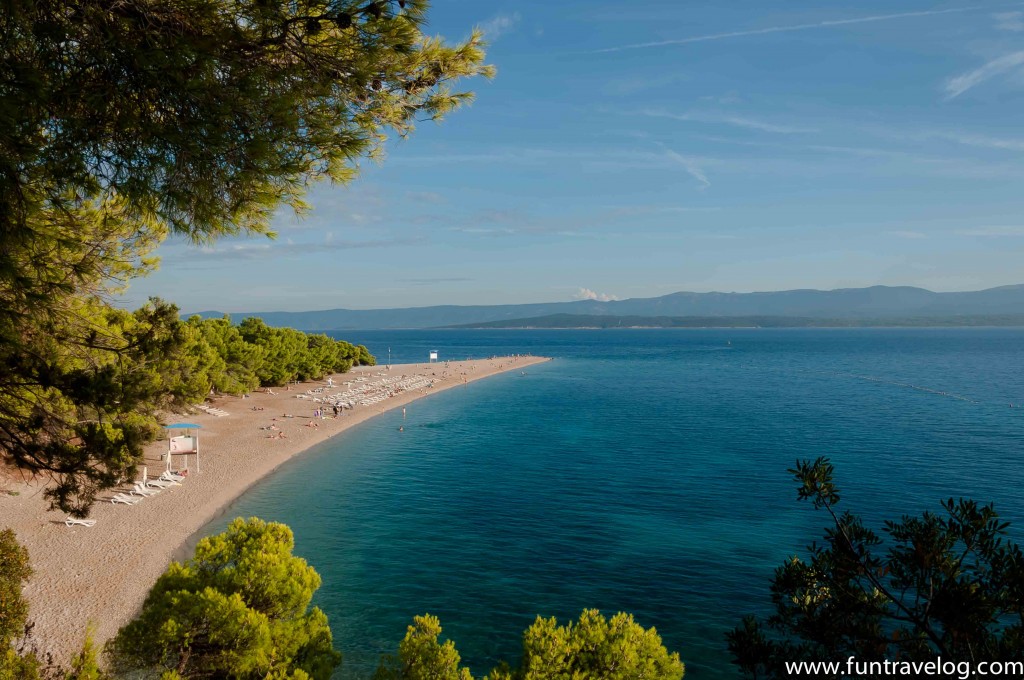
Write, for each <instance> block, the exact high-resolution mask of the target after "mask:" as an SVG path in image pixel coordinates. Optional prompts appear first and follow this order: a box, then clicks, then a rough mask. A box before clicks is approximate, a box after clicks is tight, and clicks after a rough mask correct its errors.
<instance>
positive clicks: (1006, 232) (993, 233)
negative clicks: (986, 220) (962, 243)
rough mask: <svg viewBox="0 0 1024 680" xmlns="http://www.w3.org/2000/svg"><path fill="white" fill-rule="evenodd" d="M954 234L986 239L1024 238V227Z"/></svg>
mask: <svg viewBox="0 0 1024 680" xmlns="http://www.w3.org/2000/svg"><path fill="white" fill-rule="evenodd" d="M953 233H955V234H957V235H959V236H980V237H984V238H993V237H1000V236H1024V227H977V228H975V229H958V230H957V231H955V232H953Z"/></svg>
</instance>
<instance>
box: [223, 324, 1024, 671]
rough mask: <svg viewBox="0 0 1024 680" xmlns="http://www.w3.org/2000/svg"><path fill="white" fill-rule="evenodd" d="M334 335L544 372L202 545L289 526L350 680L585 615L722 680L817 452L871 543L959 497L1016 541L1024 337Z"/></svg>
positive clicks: (411, 430) (253, 508) (336, 450)
mask: <svg viewBox="0 0 1024 680" xmlns="http://www.w3.org/2000/svg"><path fill="white" fill-rule="evenodd" d="M341 337H344V338H345V339H348V340H351V341H354V342H359V343H364V344H366V345H367V346H368V347H369V348H370V351H371V352H373V353H374V354H376V356H377V357H378V358H379V359H380V360H381V362H382V363H383V362H384V360H386V357H387V350H388V347H391V349H392V359H393V360H394V361H396V362H408V361H422V360H423V359H424V358H425V357H426V354H427V351H428V350H430V349H438V350H439V351H440V352H441V357H442V359H443V358H445V357H448V358H465V357H467V356H468V357H484V356H490V355H492V354H507V353H510V352H529V353H534V354H545V355H549V356H554V357H556V358H555V360H554V361H553V362H550V363H547V364H544V365H540V366H534V367H530V368H528V369H527V375H526V376H521V375H519V374H518V373H514V374H505V375H502V376H498V377H495V378H491V379H488V380H485V381H481V382H477V383H473V384H471V385H468V386H465V387H460V388H457V389H454V390H450V391H447V392H444V393H441V394H438V395H435V396H432V397H430V398H428V399H424V400H421V401H418V402H416V403H414V404H412V405H410V406H409V408H408V410H407V416H406V419H405V420H404V421H403V419H402V414H401V412H390V413H387V414H384V415H383V416H380V417H378V418H375V419H373V420H371V421H369V422H367V423H365V424H363V425H361V426H359V427H357V428H354V429H353V430H351V431H350V432H348V433H346V434H345V435H343V436H341V437H339V438H336V439H333V440H331V441H329V442H327V443H325V444H323V445H321V446H320V447H318V448H316V449H314V450H312V451H310V452H308V453H307V454H305V455H303V456H300V457H299V458H297V459H296V460H294V461H292V462H291V463H289V464H288V465H286V466H285V467H284V468H282V470H281V471H280V472H278V473H277V474H275V475H273V476H272V477H270V478H269V479H267V480H265V481H264V482H262V483H260V484H259V485H258V486H256V487H255V488H254V489H252V490H251V491H250V492H248V493H247V494H246V495H245V496H243V497H242V498H241V499H240V500H239V501H238V502H237V503H236V504H235V505H234V506H233V507H232V508H231V509H230V510H229V512H228V513H227V515H226V517H225V519H223V520H220V521H218V522H215V523H213V524H211V525H210V526H209V527H207V529H206V533H212V532H214V531H219V530H220V529H222V528H223V526H224V524H225V523H226V521H227V518H229V517H234V516H238V515H244V516H249V515H257V516H260V517H263V518H265V519H269V520H276V521H282V522H286V523H287V524H289V525H290V526H291V527H292V528H293V529H294V531H295V534H296V542H297V547H296V551H297V553H298V554H300V555H302V556H303V557H305V558H306V559H307V560H309V561H310V562H311V563H312V564H313V565H314V566H315V567H316V569H317V570H318V571H319V572H320V574H321V576H322V577H323V586H322V588H321V589H320V591H319V593H318V594H317V597H316V603H317V604H318V605H319V606H320V607H322V608H323V609H324V610H325V611H326V613H327V615H328V616H329V618H330V621H331V628H332V630H333V631H334V635H335V641H336V645H337V646H338V647H339V648H340V649H341V650H342V651H343V652H344V653H345V664H344V667H343V669H342V671H341V672H340V673H339V677H342V678H356V677H366V676H368V675H369V674H370V673H372V670H373V668H374V667H375V666H376V664H377V661H378V659H379V656H380V654H381V653H382V652H390V651H393V650H394V649H395V648H396V647H397V644H398V641H399V640H400V639H401V637H402V635H403V634H404V630H405V627H406V625H408V623H409V622H410V620H411V617H412V616H413V615H414V614H418V613H423V612H430V613H432V614H436V615H437V616H439V617H440V618H441V622H442V625H443V626H444V627H445V633H446V635H449V636H451V637H452V638H453V639H454V640H455V641H456V644H457V646H458V648H459V650H460V652H461V653H462V655H463V658H464V660H465V661H466V662H467V663H468V664H469V665H470V667H471V668H472V670H473V671H474V673H475V674H479V675H482V674H483V673H485V672H486V671H487V670H489V669H490V668H491V666H492V665H493V664H494V663H495V662H496V660H497V659H499V658H507V659H512V658H514V657H515V656H516V654H517V651H518V648H519V636H520V634H521V632H522V630H523V629H524V628H526V627H527V626H528V625H529V624H530V623H531V622H532V620H533V618H534V617H535V616H536V615H537V614H543V615H545V616H551V615H554V616H558V617H559V618H561V619H565V618H568V617H575V616H577V615H578V614H579V612H580V610H581V609H583V608H586V607H597V608H600V609H602V610H604V611H606V612H609V613H611V612H615V611H619V610H624V611H630V612H633V613H634V614H635V615H636V617H637V619H638V620H639V621H640V622H641V623H643V624H644V625H647V626H652V625H653V626H656V627H657V628H658V631H659V632H660V633H661V634H662V636H663V638H664V641H665V643H666V645H667V646H668V647H669V648H670V649H673V650H678V651H679V652H680V654H681V656H682V657H683V660H684V661H685V662H686V663H687V677H690V678H733V677H736V674H735V672H734V671H733V669H732V667H731V664H730V663H729V658H728V655H727V653H726V651H725V643H724V640H723V633H724V632H725V631H726V630H728V629H729V628H731V627H732V626H734V625H736V623H738V621H739V619H740V618H741V617H742V615H743V614H745V613H748V612H758V611H764V610H765V607H766V605H767V604H768V584H769V580H770V578H771V575H772V573H773V570H774V568H775V567H776V566H778V564H779V563H780V562H781V561H782V560H784V559H785V558H786V557H787V556H789V555H792V554H794V553H797V552H800V551H802V549H803V546H805V545H806V544H807V543H809V542H810V541H812V540H813V539H815V538H816V537H818V536H819V535H820V530H821V527H823V526H824V524H825V518H824V517H822V516H820V515H817V514H815V513H814V512H813V511H811V510H810V509H809V508H807V507H803V506H801V505H798V504H797V503H796V501H795V491H794V488H793V484H792V483H791V481H790V479H789V476H788V475H787V473H786V468H787V467H791V466H792V464H793V462H794V460H795V459H796V458H797V457H805V458H807V457H815V456H818V455H828V456H831V457H832V459H833V460H834V462H835V463H836V467H837V469H838V473H839V482H840V486H841V488H842V490H843V504H844V505H847V506H848V507H850V508H851V509H857V510H860V511H862V512H863V514H864V515H865V517H866V518H867V519H868V521H869V522H872V523H876V524H877V523H880V522H881V520H882V518H885V517H892V516H894V515H899V514H902V513H916V512H919V511H920V510H922V509H925V508H931V509H937V507H938V502H939V500H940V499H942V498H946V497H949V496H960V495H964V496H971V497H974V498H977V499H979V500H988V501H993V502H995V503H996V507H997V509H998V510H1000V512H1001V514H1002V515H1003V517H1004V518H1006V519H1008V520H1010V521H1012V522H1013V523H1014V525H1015V526H1014V529H1013V533H1014V537H1015V538H1016V539H1017V540H1018V541H1020V540H1021V539H1022V536H1024V531H1022V529H1024V466H1022V465H1021V464H1020V463H1021V453H1022V444H1024V330H1022V329H915V330H905V329H901V330H895V329H845V330H822V329H801V330H735V329H730V330H688V331H678V330H650V331H647V330H623V331H387V332H384V331H378V332H359V333H346V334H341ZM1010 403H1014V404H1020V405H1022V408H1011V407H1010V406H1009V404H1010ZM403 422H404V431H403V432H399V431H398V426H399V425H400V424H403Z"/></svg>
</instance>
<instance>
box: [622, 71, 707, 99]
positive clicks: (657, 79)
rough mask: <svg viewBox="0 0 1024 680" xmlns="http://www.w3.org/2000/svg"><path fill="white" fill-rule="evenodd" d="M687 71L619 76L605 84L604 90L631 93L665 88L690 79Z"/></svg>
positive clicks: (623, 93)
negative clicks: (629, 76)
mask: <svg viewBox="0 0 1024 680" xmlns="http://www.w3.org/2000/svg"><path fill="white" fill-rule="evenodd" d="M689 79H690V76H688V75H687V74H685V73H667V74H663V75H658V76H639V77H633V78H618V79H615V80H611V81H609V82H608V83H606V84H605V85H604V88H603V89H604V91H605V92H607V93H608V94H613V95H631V94H636V93H637V92H642V91H644V90H656V89H663V88H666V87H668V86H670V85H674V84H676V83H679V82H683V81H686V80H689Z"/></svg>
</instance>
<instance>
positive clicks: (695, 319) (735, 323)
mask: <svg viewBox="0 0 1024 680" xmlns="http://www.w3.org/2000/svg"><path fill="white" fill-rule="evenodd" d="M891 326H901V327H916V328H920V327H925V326H1024V314H987V315H982V316H974V315H972V316H922V317H913V316H907V317H891V318H877V317H876V318H856V319H854V318H848V319H835V318H830V319H827V318H812V317H806V316H598V315H590V314H549V315H548V316H534V317H531V318H528V319H509V320H508V321H483V322H481V323H471V324H462V325H459V326H450V328H524V329H525V328H870V327H891Z"/></svg>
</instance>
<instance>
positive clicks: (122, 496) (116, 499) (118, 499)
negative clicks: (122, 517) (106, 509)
mask: <svg viewBox="0 0 1024 680" xmlns="http://www.w3.org/2000/svg"><path fill="white" fill-rule="evenodd" d="M110 502H111V503H115V504H116V503H123V504H124V505H135V504H136V503H141V502H142V498H141V497H139V496H129V495H128V494H126V493H116V494H114V496H113V497H112V498H111V499H110Z"/></svg>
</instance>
